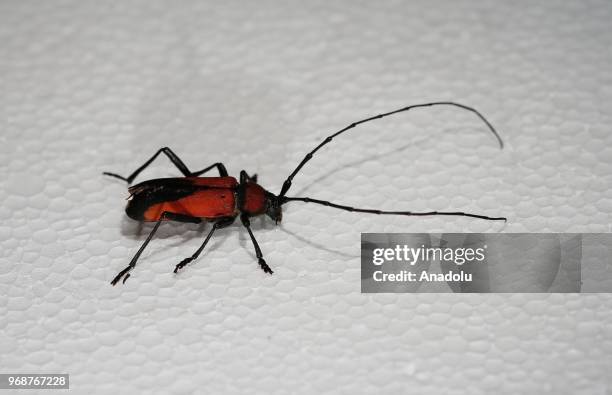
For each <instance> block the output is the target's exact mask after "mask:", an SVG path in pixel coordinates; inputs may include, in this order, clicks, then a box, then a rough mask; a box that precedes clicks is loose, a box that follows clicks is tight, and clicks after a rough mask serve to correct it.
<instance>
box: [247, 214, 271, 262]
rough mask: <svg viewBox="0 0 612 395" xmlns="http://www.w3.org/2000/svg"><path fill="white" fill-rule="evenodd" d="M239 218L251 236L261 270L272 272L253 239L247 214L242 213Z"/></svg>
mask: <svg viewBox="0 0 612 395" xmlns="http://www.w3.org/2000/svg"><path fill="white" fill-rule="evenodd" d="M240 220H241V221H242V225H244V227H245V228H246V229H247V231H248V232H249V236H251V241H252V242H253V247H255V255H256V256H257V262H258V263H259V266H260V267H261V270H263V271H264V272H266V273H270V274H272V273H274V272H273V271H272V269H270V266H268V264H267V263H266V261H265V259H264V258H263V254H262V253H261V248H259V244H258V243H257V240H255V236H254V235H253V231H252V230H251V221H250V220H249V216H248V215H246V214H242V215H241V216H240Z"/></svg>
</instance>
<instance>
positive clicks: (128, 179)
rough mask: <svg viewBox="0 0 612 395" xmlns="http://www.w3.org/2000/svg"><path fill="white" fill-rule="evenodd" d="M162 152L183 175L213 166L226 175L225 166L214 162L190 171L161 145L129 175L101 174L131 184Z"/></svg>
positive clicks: (179, 159) (223, 175)
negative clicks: (203, 167)
mask: <svg viewBox="0 0 612 395" xmlns="http://www.w3.org/2000/svg"><path fill="white" fill-rule="evenodd" d="M162 152H163V153H164V154H165V155H166V156H167V157H168V158H169V159H170V161H171V162H172V163H173V164H174V166H176V167H177V168H178V169H179V170H180V172H181V173H183V175H184V176H185V177H189V176H198V175H200V174H203V173H206V172H207V171H209V170H211V169H213V168H215V167H216V168H217V169H218V170H219V175H220V176H221V177H226V176H227V170H226V169H225V166H223V163H215V164H213V165H211V166H208V167H207V168H205V169H202V170H200V171H196V172H195V173H192V172H190V171H189V169H188V168H187V166H186V165H185V163H183V161H182V160H181V158H179V157H178V156H177V155H176V154H175V153H174V152H173V151H172V150H171V149H170V148H168V147H163V148H160V149H159V150H158V151H157V152H156V153H155V154H154V155H153V156H152V157H150V158H149V160H147V161H146V162H145V163H144V164H143V165H142V166H140V167H139V168H138V169H136V170H134V172H133V173H132V174H130V176H129V177H123V176H120V175H119V174H115V173H109V172H106V171H105V172H104V173H103V174H105V175H107V176H111V177H115V178H118V179H120V180H123V181H125V182H127V183H128V184H131V183H132V181H134V179H135V178H136V177H137V176H138V174H140V172H141V171H143V170H144V169H146V168H147V167H148V166H149V165H150V164H151V163H152V162H153V161H154V160H155V158H157V157H158V156H159V154H161V153H162Z"/></svg>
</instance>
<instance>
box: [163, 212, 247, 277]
mask: <svg viewBox="0 0 612 395" xmlns="http://www.w3.org/2000/svg"><path fill="white" fill-rule="evenodd" d="M234 219H235V217H226V218H222V219H220V220H217V222H215V223H214V224H213V227H212V229H211V230H210V232H208V235H207V236H206V239H204V242H203V243H202V245H201V246H200V248H198V249H197V251H196V252H194V253H193V255H192V256H190V257H189V258H185V259H183V260H182V261H181V262H179V264H178V265H176V267H175V268H174V273H176V272H178V271H179V270H180V269H182V268H183V267H185V265H187V264H188V263H189V262H191V261H193V260H194V259H197V257H198V256H199V255H200V253H201V252H202V251H203V250H204V247H206V244H207V243H208V240H210V238H211V237H212V235H213V233H215V230H217V229H221V228H225V227H227V226H230V225H231V224H232V223H234Z"/></svg>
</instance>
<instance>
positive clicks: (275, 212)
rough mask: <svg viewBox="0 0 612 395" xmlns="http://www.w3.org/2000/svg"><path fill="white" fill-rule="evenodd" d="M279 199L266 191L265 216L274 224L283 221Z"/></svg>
mask: <svg viewBox="0 0 612 395" xmlns="http://www.w3.org/2000/svg"><path fill="white" fill-rule="evenodd" d="M281 205H282V202H281V199H280V198H279V197H278V196H276V195H275V194H273V193H271V192H268V191H266V215H267V216H268V217H270V218H272V219H273V220H274V221H275V222H276V223H279V222H281V220H282V219H283V210H282V209H281Z"/></svg>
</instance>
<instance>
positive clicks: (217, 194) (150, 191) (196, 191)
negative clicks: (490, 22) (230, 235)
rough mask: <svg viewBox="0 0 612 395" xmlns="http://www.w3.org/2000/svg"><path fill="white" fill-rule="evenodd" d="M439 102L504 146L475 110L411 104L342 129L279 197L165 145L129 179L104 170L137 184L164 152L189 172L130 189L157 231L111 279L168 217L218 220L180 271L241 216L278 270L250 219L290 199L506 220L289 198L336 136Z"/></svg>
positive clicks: (136, 212)
mask: <svg viewBox="0 0 612 395" xmlns="http://www.w3.org/2000/svg"><path fill="white" fill-rule="evenodd" d="M437 105H448V106H455V107H459V108H462V109H464V110H468V111H471V112H473V113H475V114H476V115H477V116H478V117H479V118H480V119H481V120H482V121H483V122H484V123H485V124H486V125H487V126H488V128H489V129H490V130H491V132H492V133H493V135H494V136H495V137H496V138H497V141H498V142H499V145H500V148H503V142H502V140H501V138H500V137H499V135H498V133H497V132H496V131H495V129H494V128H493V126H492V125H491V124H490V123H489V122H488V121H487V120H486V119H485V118H484V117H483V116H482V115H481V114H480V113H479V112H478V111H476V110H475V109H473V108H471V107H468V106H465V105H462V104H459V103H454V102H433V103H424V104H415V105H411V106H408V107H404V108H401V109H399V110H395V111H391V112H388V113H384V114H379V115H376V116H373V117H370V118H366V119H363V120H361V121H358V122H354V123H352V124H350V125H349V126H347V127H345V128H344V129H341V130H340V131H338V132H336V133H334V134H332V135H331V136H328V137H327V138H326V139H325V140H323V141H322V142H321V143H320V144H319V145H317V146H316V147H315V148H314V149H313V150H312V151H310V152H309V153H308V154H306V156H305V157H304V159H302V161H301V162H300V163H299V165H298V166H297V167H296V168H295V170H293V172H292V173H291V174H290V175H289V177H287V179H286V180H285V182H284V183H283V187H282V189H281V191H280V193H279V194H278V195H275V194H273V193H271V192H268V191H266V190H265V189H263V188H262V187H261V186H259V184H257V176H256V175H254V176H253V177H250V176H249V175H248V174H247V173H246V172H245V171H244V170H242V171H241V172H240V182H238V181H237V180H236V179H235V178H234V177H229V176H228V174H227V170H226V169H225V166H224V165H223V164H222V163H215V164H213V165H211V166H208V167H207V168H205V169H202V170H199V171H195V172H192V171H190V170H189V169H188V168H187V166H186V165H185V164H184V163H183V161H182V160H181V159H180V158H179V157H178V156H177V155H176V154H175V153H174V152H172V150H171V149H170V148H167V147H164V148H161V149H160V150H159V151H157V152H156V153H155V155H153V156H152V157H151V158H150V159H149V160H148V161H146V162H145V163H144V164H143V165H142V166H140V167H139V168H138V169H136V170H135V171H134V172H133V173H132V174H131V175H130V176H129V177H122V176H120V175H118V174H114V173H108V172H104V174H106V175H108V176H112V177H116V178H119V179H121V180H124V181H126V182H127V183H128V184H131V183H132V181H133V180H134V178H136V176H138V174H140V172H141V171H143V170H144V169H145V168H146V167H147V166H149V165H150V164H151V162H153V161H154V160H155V158H157V156H158V155H159V154H160V153H164V154H165V155H166V156H168V158H170V160H171V161H172V163H174V165H175V166H176V167H177V168H178V169H179V170H180V171H181V173H183V175H184V177H180V178H157V179H154V180H149V181H144V182H141V183H140V184H137V185H134V186H131V187H129V189H128V191H129V193H130V197H129V201H128V205H127V207H126V209H125V211H126V213H127V215H128V216H129V217H130V218H132V219H135V220H137V221H146V222H155V226H154V227H153V230H151V233H150V234H149V236H148V237H147V239H146V240H145V242H144V243H143V244H142V246H141V247H140V249H139V250H138V252H137V253H136V255H134V257H133V258H132V260H131V261H130V263H129V265H128V266H127V267H126V268H125V269H123V270H122V271H121V272H119V274H117V276H115V278H114V279H113V280H112V281H111V284H112V285H115V284H117V283H118V282H119V281H120V280H121V279H122V278H123V282H125V281H126V280H127V279H128V278H129V276H130V273H129V272H130V271H131V270H132V269H133V268H134V266H135V265H136V261H137V260H138V258H139V257H140V254H142V251H143V250H144V249H145V247H146V246H147V244H148V243H149V241H151V238H152V237H153V235H154V234H155V232H156V231H157V229H158V228H159V225H160V224H161V222H162V221H180V222H192V223H199V222H202V220H205V221H210V222H212V223H213V227H212V229H211V230H210V232H209V233H208V235H207V236H206V238H205V239H204V242H203V243H202V245H201V246H200V248H198V249H197V251H196V252H195V253H194V254H193V255H192V256H191V257H189V258H185V259H183V260H182V261H181V262H180V263H178V264H177V265H176V267H175V268H174V272H175V273H176V272H177V271H178V270H179V269H181V268H182V267H184V266H185V265H187V264H188V263H189V262H191V261H193V260H194V259H196V258H197V257H198V255H200V253H201V252H202V250H204V247H206V244H207V243H208V241H209V240H210V238H211V237H212V235H213V233H214V232H215V230H217V229H219V228H223V227H226V226H229V225H231V224H232V223H233V222H234V220H235V219H236V217H237V216H239V215H240V221H241V222H242V225H244V227H245V228H246V229H247V231H248V232H249V236H250V237H251V241H252V242H253V246H254V247H255V254H256V255H257V260H258V262H259V265H260V266H261V268H262V269H263V271H264V272H266V273H270V274H272V273H273V272H272V269H270V267H269V266H268V264H267V263H266V261H265V260H264V258H263V254H262V253H261V249H260V248H259V244H258V243H257V240H255V236H254V235H253V231H252V230H251V223H250V220H249V218H250V217H254V216H258V215H261V214H267V215H268V216H269V217H270V218H272V219H273V220H274V221H276V222H277V223H278V222H279V221H280V220H281V218H282V211H281V206H282V205H283V204H285V203H287V202H291V201H300V202H306V203H316V204H320V205H324V206H328V207H333V208H337V209H341V210H346V211H353V212H359V213H370V214H389V215H408V216H428V215H452V216H465V217H473V218H480V219H485V220H491V221H506V218H505V217H489V216H485V215H479V214H469V213H464V212H457V211H455V212H446V211H428V212H411V211H382V210H376V209H361V208H355V207H350V206H344V205H340V204H336V203H332V202H328V201H325V200H318V199H312V198H308V197H288V196H285V195H286V193H287V191H288V190H289V188H290V187H291V182H292V180H293V177H295V175H296V174H297V173H298V172H299V171H300V169H301V168H302V167H303V166H304V165H305V164H306V163H307V162H308V161H309V160H310V159H312V157H313V155H314V154H315V153H316V152H317V151H318V150H319V149H321V148H322V147H323V146H324V145H326V144H328V143H330V142H331V141H332V139H333V138H334V137H336V136H338V135H340V134H341V133H344V132H346V131H347V130H349V129H352V128H354V127H355V126H357V125H360V124H362V123H365V122H368V121H372V120H374V119H380V118H383V117H386V116H388V115H392V114H396V113H399V112H403V111H408V110H410V109H413V108H417V107H429V106H437ZM214 168H216V169H217V171H218V172H219V177H200V175H201V174H204V173H206V172H208V171H209V170H212V169H214Z"/></svg>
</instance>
